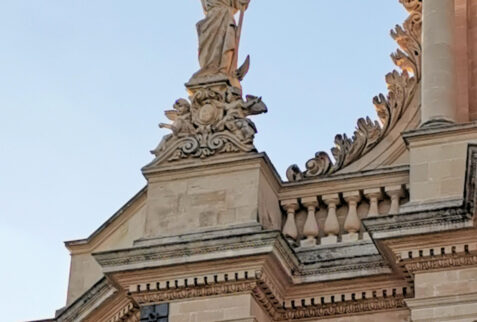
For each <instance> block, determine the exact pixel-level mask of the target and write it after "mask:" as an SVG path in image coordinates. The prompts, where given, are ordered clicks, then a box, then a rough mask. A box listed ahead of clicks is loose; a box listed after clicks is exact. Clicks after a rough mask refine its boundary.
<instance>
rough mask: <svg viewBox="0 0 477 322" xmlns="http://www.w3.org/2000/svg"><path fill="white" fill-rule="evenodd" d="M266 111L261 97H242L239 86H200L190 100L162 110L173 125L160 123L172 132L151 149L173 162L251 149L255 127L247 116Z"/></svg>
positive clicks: (184, 100)
mask: <svg viewBox="0 0 477 322" xmlns="http://www.w3.org/2000/svg"><path fill="white" fill-rule="evenodd" d="M265 112H267V107H266V105H265V104H264V103H263V102H262V99H261V98H260V97H256V96H252V95H247V97H246V100H244V99H243V98H242V95H241V90H240V89H239V88H236V87H231V86H227V87H218V88H213V87H203V88H199V89H198V90H196V91H195V93H194V94H193V95H192V96H191V98H190V102H189V101H188V100H186V99H183V98H181V99H179V100H177V101H176V102H175V104H174V110H170V111H166V112H165V114H166V116H167V117H168V118H169V119H170V120H171V121H172V124H163V123H161V124H160V125H159V126H160V127H161V128H167V129H169V130H171V131H172V133H171V134H169V135H166V136H164V138H163V139H162V141H161V143H160V144H159V146H158V147H157V148H156V149H154V150H153V151H151V152H152V153H153V154H154V155H155V156H156V158H157V159H160V160H161V161H162V160H167V161H175V160H179V159H185V158H206V157H208V156H211V155H214V154H216V153H224V152H250V151H253V150H254V146H253V139H254V136H255V133H256V132H257V130H256V127H255V124H254V123H253V122H252V121H251V120H250V119H248V116H250V115H256V114H261V113H265Z"/></svg>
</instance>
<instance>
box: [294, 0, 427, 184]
mask: <svg viewBox="0 0 477 322" xmlns="http://www.w3.org/2000/svg"><path fill="white" fill-rule="evenodd" d="M399 2H400V3H401V4H403V5H404V7H405V8H406V10H407V11H408V12H409V16H408V18H407V19H406V21H404V23H403V25H402V26H399V25H397V26H396V27H395V28H394V29H393V30H391V37H392V38H393V39H394V40H395V41H396V42H397V43H398V45H399V47H400V48H399V49H397V51H396V52H395V53H393V54H391V58H392V60H393V62H394V63H395V64H396V66H398V67H399V68H400V69H401V71H397V70H394V71H392V72H391V73H389V74H387V75H386V83H387V87H388V94H387V95H384V94H379V95H378V96H376V97H374V99H373V104H374V105H375V108H376V112H377V115H378V118H379V121H380V122H378V121H373V120H371V119H370V118H369V117H366V118H361V119H359V120H358V122H357V126H356V131H355V132H354V135H353V136H352V137H351V138H350V137H348V136H347V135H346V134H338V135H336V137H335V147H333V148H332V149H331V154H332V156H333V158H334V160H335V162H334V163H333V161H332V160H331V157H330V155H329V154H328V153H326V152H323V151H320V152H317V153H316V154H315V157H314V158H312V159H310V160H309V161H308V162H307V163H306V170H305V171H303V172H302V171H301V170H300V168H299V167H298V166H297V165H296V164H295V165H292V166H290V167H289V168H288V170H287V178H288V180H289V181H300V180H303V179H305V178H308V177H318V176H328V175H331V174H333V173H336V172H337V171H339V170H341V169H343V168H344V167H346V166H348V165H350V164H351V163H353V162H354V161H356V160H358V159H359V158H361V157H362V156H363V155H365V154H366V153H368V152H369V151H370V150H371V149H372V148H374V147H375V146H376V145H377V144H378V143H379V142H380V141H381V140H382V139H383V138H384V137H385V136H386V135H387V134H388V133H389V131H391V130H392V129H393V128H394V126H395V125H396V123H397V121H398V120H399V119H400V118H401V116H402V115H403V113H404V112H405V110H406V109H407V107H408V106H409V104H410V102H411V100H412V98H413V96H414V93H415V92H416V89H417V85H418V83H419V81H420V79H421V53H422V49H421V29H422V2H421V0H399Z"/></svg>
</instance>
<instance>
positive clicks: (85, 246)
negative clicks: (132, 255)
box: [65, 186, 147, 254]
mask: <svg viewBox="0 0 477 322" xmlns="http://www.w3.org/2000/svg"><path fill="white" fill-rule="evenodd" d="M146 195H147V186H145V187H144V188H142V189H141V190H140V191H139V192H138V193H136V194H135V195H134V196H133V197H132V198H131V199H130V200H129V201H128V202H127V203H126V204H125V205H124V206H122V207H121V208H120V209H119V210H118V211H117V212H116V213H114V215H112V216H111V217H110V218H109V219H108V220H107V221H105V222H104V223H103V224H102V225H101V226H100V227H99V228H98V229H96V230H95V231H94V232H93V233H92V234H91V235H90V236H89V237H88V238H86V239H79V240H71V241H66V242H65V246H66V248H68V250H70V252H71V253H74V254H77V253H85V252H91V251H93V249H94V248H95V247H97V246H98V245H99V244H100V243H101V242H102V241H104V240H105V239H106V238H107V237H108V236H109V235H110V234H111V233H113V232H114V231H115V229H116V228H117V227H119V226H120V225H121V224H122V223H124V222H125V221H127V220H128V219H129V217H130V216H131V215H133V214H134V213H135V211H136V210H137V209H138V208H140V207H141V206H143V205H144V204H145V200H146Z"/></svg>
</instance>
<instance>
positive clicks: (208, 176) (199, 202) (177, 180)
mask: <svg viewBox="0 0 477 322" xmlns="http://www.w3.org/2000/svg"><path fill="white" fill-rule="evenodd" d="M188 161H189V162H185V161H182V162H179V164H177V165H175V163H168V164H165V165H163V166H158V167H152V168H145V169H143V173H144V175H145V176H146V178H147V180H148V190H147V204H146V219H145V237H146V238H147V237H158V236H161V237H162V236H176V235H182V234H190V233H196V232H201V231H210V230H214V229H224V228H227V227H231V226H236V225H248V224H252V225H253V224H257V223H259V224H261V225H262V226H263V227H264V228H267V229H278V230H279V229H280V228H281V212H280V209H279V206H278V205H279V202H278V199H277V196H276V193H275V189H277V186H278V178H277V177H276V174H275V173H274V172H273V170H272V168H271V166H270V163H269V160H268V158H267V157H266V156H265V155H264V154H258V153H248V154H247V153H238V154H232V155H227V156H216V157H213V158H210V159H207V160H200V159H191V160H188Z"/></svg>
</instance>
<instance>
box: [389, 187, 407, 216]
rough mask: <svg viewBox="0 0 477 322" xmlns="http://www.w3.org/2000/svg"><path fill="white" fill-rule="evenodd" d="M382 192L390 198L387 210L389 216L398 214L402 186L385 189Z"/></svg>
mask: <svg viewBox="0 0 477 322" xmlns="http://www.w3.org/2000/svg"><path fill="white" fill-rule="evenodd" d="M384 191H386V194H387V195H388V196H389V197H390V198H391V208H390V209H389V214H393V215H394V214H397V213H399V200H400V199H401V198H402V197H403V196H404V191H403V189H402V186H401V185H399V186H389V187H385V188H384Z"/></svg>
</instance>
